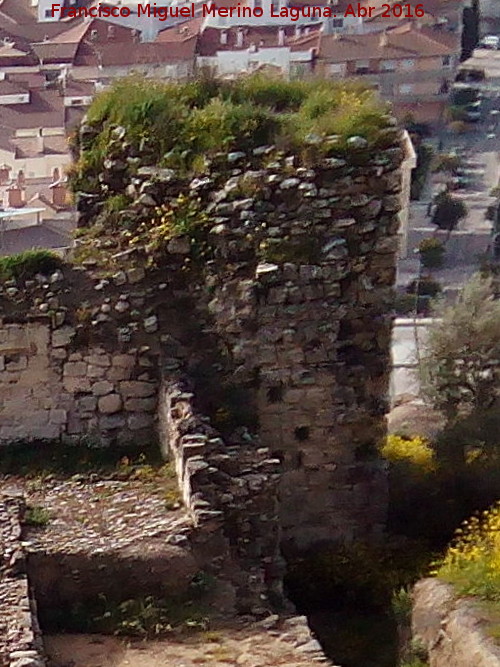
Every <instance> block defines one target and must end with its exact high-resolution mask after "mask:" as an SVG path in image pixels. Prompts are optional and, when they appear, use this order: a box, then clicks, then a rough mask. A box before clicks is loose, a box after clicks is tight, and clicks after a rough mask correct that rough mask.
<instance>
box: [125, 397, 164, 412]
mask: <svg viewBox="0 0 500 667" xmlns="http://www.w3.org/2000/svg"><path fill="white" fill-rule="evenodd" d="M155 408H156V398H154V397H153V396H152V397H151V398H128V399H127V400H126V401H125V410H126V411H127V412H153V411H154V409H155Z"/></svg>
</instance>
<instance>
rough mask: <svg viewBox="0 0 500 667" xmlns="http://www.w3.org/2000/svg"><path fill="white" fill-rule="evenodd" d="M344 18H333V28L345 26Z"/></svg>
mask: <svg viewBox="0 0 500 667" xmlns="http://www.w3.org/2000/svg"><path fill="white" fill-rule="evenodd" d="M343 27H344V19H332V28H343Z"/></svg>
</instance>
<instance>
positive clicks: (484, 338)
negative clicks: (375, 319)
mask: <svg viewBox="0 0 500 667" xmlns="http://www.w3.org/2000/svg"><path fill="white" fill-rule="evenodd" d="M435 315H436V319H435V321H434V324H433V325H432V326H431V327H430V329H429V335H428V340H427V342H426V343H425V345H424V349H423V353H422V355H421V386H422V390H423V393H424V394H425V395H426V396H427V397H428V399H429V400H430V401H431V402H432V404H433V405H434V407H436V408H437V409H438V410H440V411H442V412H443V414H445V415H446V416H447V419H448V421H452V420H454V419H455V418H456V417H457V415H459V414H461V415H465V414H468V413H471V412H472V411H476V410H479V411H484V410H486V409H487V408H488V407H492V405H493V403H494V401H495V397H496V396H498V392H499V388H500V369H499V366H498V358H499V355H500V302H499V301H498V300H496V299H495V294H494V286H493V284H492V281H491V279H484V278H481V277H479V276H475V277H474V278H473V279H472V280H471V281H470V282H469V283H468V284H467V285H466V286H465V287H464V290H463V292H462V294H461V296H460V298H459V299H458V300H457V302H456V303H455V304H454V305H453V306H448V307H446V306H442V307H440V308H438V309H437V310H436V313H435Z"/></svg>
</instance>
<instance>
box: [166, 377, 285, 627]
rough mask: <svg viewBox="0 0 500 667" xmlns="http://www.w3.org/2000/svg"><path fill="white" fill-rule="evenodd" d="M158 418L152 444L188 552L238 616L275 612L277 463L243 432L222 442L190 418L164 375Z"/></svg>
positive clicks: (278, 600)
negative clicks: (188, 540)
mask: <svg viewBox="0 0 500 667" xmlns="http://www.w3.org/2000/svg"><path fill="white" fill-rule="evenodd" d="M159 413H160V429H159V430H160V442H161V444H162V447H163V449H164V451H165V453H166V455H168V457H169V458H171V459H172V460H173V461H174V462H175V465H176V470H177V477H178V480H179V484H180V487H181V491H182V495H183V500H184V504H185V506H186V507H187V508H188V509H189V511H190V512H191V515H192V517H193V519H194V522H195V527H196V528H197V530H196V531H194V533H193V535H192V539H193V540H194V543H195V547H194V548H195V550H196V551H197V553H199V554H204V557H203V559H204V560H205V561H206V562H207V563H209V564H210V567H211V568H212V569H214V568H215V571H214V573H215V574H217V576H218V578H219V579H226V580H227V581H228V582H229V583H230V585H231V587H232V589H233V590H234V592H235V607H236V609H237V610H238V611H239V612H240V613H251V614H255V615H261V614H265V613H266V610H269V609H270V608H272V607H274V608H276V607H281V608H283V606H284V604H285V603H284V598H283V594H282V586H281V584H282V576H283V561H282V559H281V556H280V535H281V531H280V526H279V507H278V498H277V488H278V482H279V473H280V464H279V461H278V460H276V459H273V458H271V457H270V453H269V450H268V449H267V448H265V447H260V446H259V443H258V440H256V439H255V438H253V437H252V436H251V435H250V434H249V433H248V431H246V430H242V431H241V432H240V434H239V435H240V437H237V436H236V434H235V436H234V437H233V439H232V441H231V442H230V443H226V442H225V441H224V440H223V439H222V438H221V437H220V435H219V433H218V432H217V431H216V430H215V429H213V428H212V427H211V426H210V424H209V422H208V420H207V419H206V418H203V417H202V416H201V415H199V414H198V412H197V410H196V408H195V406H194V395H193V393H192V392H190V391H187V390H186V382H185V381H184V382H183V381H173V380H172V379H170V380H169V379H168V378H164V381H163V383H162V386H161V389H160V398H159ZM285 606H286V605H285Z"/></svg>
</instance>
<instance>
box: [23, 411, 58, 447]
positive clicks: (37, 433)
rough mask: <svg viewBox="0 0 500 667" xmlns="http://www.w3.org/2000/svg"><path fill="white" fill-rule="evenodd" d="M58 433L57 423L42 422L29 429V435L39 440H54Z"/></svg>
mask: <svg viewBox="0 0 500 667" xmlns="http://www.w3.org/2000/svg"><path fill="white" fill-rule="evenodd" d="M47 414H48V413H47ZM60 434H61V426H60V425H59V424H42V425H41V426H37V427H36V428H34V429H30V435H31V437H32V438H38V439H39V440H54V439H55V438H58V437H59V436H60Z"/></svg>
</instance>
